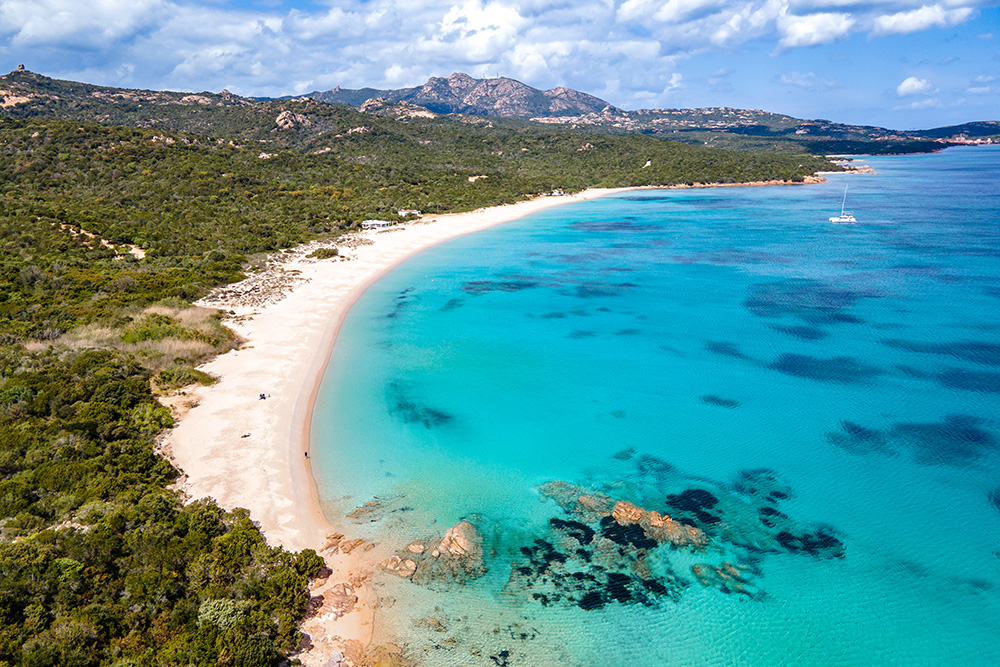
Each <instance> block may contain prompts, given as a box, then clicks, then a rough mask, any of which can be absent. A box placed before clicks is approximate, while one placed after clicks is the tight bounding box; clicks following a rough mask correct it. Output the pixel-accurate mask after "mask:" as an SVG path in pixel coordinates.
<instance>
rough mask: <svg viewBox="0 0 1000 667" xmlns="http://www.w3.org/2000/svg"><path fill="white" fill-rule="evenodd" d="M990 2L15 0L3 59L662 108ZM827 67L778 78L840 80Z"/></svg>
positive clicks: (117, 78) (131, 73)
mask: <svg viewBox="0 0 1000 667" xmlns="http://www.w3.org/2000/svg"><path fill="white" fill-rule="evenodd" d="M986 3H995V0H865V1H863V0H739V1H738V2H729V1H727V0H575V1H573V2H570V1H569V0H407V2H405V3H403V2H399V1H398V0H313V1H312V2H311V3H304V2H300V1H294V2H292V1H288V0H243V1H240V2H234V1H233V0H95V1H93V2H81V1H80V0H0V56H4V57H5V58H7V59H9V61H13V62H15V63H17V62H24V63H25V64H26V66H28V67H29V68H31V69H35V70H36V71H41V72H43V73H46V74H53V75H56V76H60V77H63V78H81V79H84V80H87V81H92V82H95V83H103V84H108V85H138V86H141V87H151V88H173V89H177V90H206V89H207V90H220V89H222V88H229V89H230V90H232V91H234V92H237V93H241V94H252V95H283V94H287V93H296V94H299V93H304V92H308V91H310V90H315V89H323V88H330V87H333V86H334V85H341V86H344V87H361V86H375V87H393V88H395V87H401V86H412V85H418V84H420V83H422V82H423V81H425V80H426V79H427V78H428V77H429V76H447V74H449V73H451V72H452V71H466V72H468V73H469V74H472V75H473V76H493V75H495V74H503V75H506V76H511V77H513V78H517V79H521V80H523V81H525V82H526V83H529V84H531V85H535V86H538V87H542V88H545V87H550V86H555V85H567V86H571V87H574V88H579V89H581V90H586V91H587V92H591V93H593V94H595V95H599V96H601V97H604V98H605V99H608V100H609V101H611V102H613V103H615V104H618V105H621V106H638V105H639V104H649V105H653V106H655V105H657V104H667V103H676V101H677V100H678V99H681V98H683V97H684V95H685V94H686V91H691V90H695V91H697V90H699V86H703V87H707V86H710V87H713V88H714V89H715V90H720V89H721V88H720V87H723V88H724V87H727V86H736V87H739V85H740V79H739V77H737V76H736V75H735V73H734V75H733V76H732V77H730V76H729V73H728V72H724V73H721V74H720V73H716V74H715V75H711V76H705V75H704V74H699V75H695V74H694V72H697V71H698V69H697V68H692V70H691V72H686V71H684V69H683V67H681V66H680V65H679V64H680V63H684V62H687V61H689V60H690V59H692V58H696V57H698V55H699V54H702V53H705V52H709V51H713V50H714V51H720V50H721V53H724V54H727V55H728V54H732V53H740V54H742V53H751V52H754V51H756V50H758V49H759V48H760V46H759V45H764V46H763V48H764V50H765V52H766V51H767V50H769V49H770V48H771V47H775V51H774V52H775V53H776V54H780V53H784V52H788V51H790V50H794V49H798V48H808V47H813V46H816V45H821V44H827V43H832V42H837V41H841V40H846V39H848V38H850V37H851V36H852V35H858V34H863V33H869V34H871V35H874V36H876V37H877V36H878V35H898V34H905V33H911V32H915V31H919V30H924V29H928V28H935V27H939V26H952V25H958V24H959V23H962V22H966V21H971V20H972V19H973V18H974V17H975V16H976V9H975V8H976V7H977V6H980V5H983V4H986ZM986 28H992V26H986ZM986 28H981V29H980V32H981V31H982V30H983V29H986ZM971 34H973V35H974V34H976V33H975V32H973V33H971ZM981 36H982V37H983V38H984V39H986V38H992V34H990V33H984V34H983V35H981ZM741 47H742V49H743V50H741ZM733 62H734V65H733V67H734V70H739V66H740V61H739V60H738V59H736V60H734V61H733ZM963 62H964V61H963ZM795 67H799V68H803V67H806V66H804V65H800V64H796V65H795ZM808 67H811V68H817V67H819V65H817V64H810V65H809V66H808ZM785 69H786V70H787V69H792V67H788V66H786V67H785ZM817 73H818V74H817ZM821 74H823V73H822V71H821V70H819V69H815V71H814V72H805V73H801V72H790V73H787V74H784V75H780V76H778V77H777V78H773V79H772V81H773V82H777V83H779V84H781V85H784V86H794V87H797V88H802V89H823V88H830V87H833V86H835V85H838V84H836V82H835V81H833V80H831V79H829V78H826V77H824V76H821ZM971 74H972V73H970V76H971ZM685 75H686V78H685ZM911 79H913V81H911V82H910V83H907V81H910V79H908V80H907V81H904V82H903V83H902V84H900V87H899V89H898V91H897V92H898V93H899V95H900V96H901V97H904V96H906V95H917V94H926V95H929V94H932V93H933V91H931V90H930V88H929V84H927V86H928V87H927V88H926V89H912V90H911V88H913V86H914V85H915V84H914V82H920V79H916V78H915V77H911ZM985 85H986V84H984V83H974V82H970V83H969V87H971V88H974V89H975V88H982V87H984V86H985ZM720 97H721V96H720ZM980 97H981V96H980Z"/></svg>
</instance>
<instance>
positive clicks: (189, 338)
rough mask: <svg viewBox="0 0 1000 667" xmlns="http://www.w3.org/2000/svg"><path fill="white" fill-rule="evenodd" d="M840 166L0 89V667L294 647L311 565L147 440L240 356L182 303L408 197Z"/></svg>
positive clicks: (155, 94)
mask: <svg viewBox="0 0 1000 667" xmlns="http://www.w3.org/2000/svg"><path fill="white" fill-rule="evenodd" d="M647 165H648V166H647ZM829 168H831V166H830V165H829V163H827V162H825V161H824V160H821V159H818V158H813V157H809V156H806V155H790V154H755V153H747V152H736V151H723V150H713V149H709V148H705V147H696V146H688V145H684V144H680V143H676V142H670V141H664V140H662V139H659V138H656V137H649V136H639V135H623V136H615V135H611V134H608V133H605V132H600V131H599V132H581V131H579V130H573V129H571V128H569V127H565V126H548V125H542V124H537V123H530V122H527V121H523V120H516V119H502V118H495V119H489V118H482V117H475V116H461V115H459V116H439V115H436V114H433V113H431V112H428V111H426V110H425V109H423V108H421V107H415V106H413V105H409V104H405V103H398V104H383V103H377V104H376V103H373V104H369V105H367V106H366V110H365V111H361V110H357V109H352V108H348V107H344V106H341V105H330V104H326V103H323V102H319V101H316V100H305V101H281V100H270V101H260V100H251V99H246V98H241V97H238V96H235V95H231V94H229V93H226V92H225V91H223V92H222V93H218V94H216V93H198V94H188V93H178V92H164V91H145V90H128V89H118V88H108V87H102V86H93V85H89V84H83V83H76V82H70V81H58V80H54V79H51V78H48V77H44V76H42V75H39V74H34V73H32V72H28V71H16V72H12V73H11V74H9V75H6V76H3V77H0V665H11V666H14V665H17V666H19V667H28V666H30V667H39V666H53V667H55V666H57V665H79V666H84V667H91V666H93V667H97V666H103V665H109V666H110V665H116V666H118V667H124V666H127V665H197V666H199V667H202V666H204V667H210V666H214V665H220V664H225V665H231V666H235V667H250V666H255V667H256V666H260V665H276V664H280V663H281V662H282V660H283V658H284V656H287V655H288V654H289V653H290V652H292V651H294V650H295V649H296V647H297V646H298V645H299V641H300V639H301V634H300V633H299V630H298V623H299V622H300V621H301V619H302V618H303V616H304V615H305V613H306V609H307V604H308V601H309V592H308V588H307V583H308V581H309V580H310V579H311V578H313V577H315V576H317V575H318V574H319V573H320V572H321V568H322V567H323V563H322V559H320V558H319V557H318V556H317V555H316V554H315V553H313V552H311V551H310V550H306V551H303V552H301V553H298V554H293V553H288V552H286V551H284V550H282V549H278V548H272V547H269V546H268V545H267V544H266V543H265V541H264V538H263V536H262V535H261V533H260V532H259V530H258V529H257V528H256V526H255V525H254V524H253V522H252V521H251V518H250V517H249V516H247V514H246V513H245V512H242V511H235V512H231V513H230V512H225V511H223V510H221V509H219V508H218V507H217V506H216V505H215V504H214V503H212V502H208V501H200V502H197V503H193V504H189V505H184V504H182V502H181V500H182V499H181V497H180V495H179V494H178V492H177V491H175V490H174V489H173V486H172V485H173V484H174V482H175V481H176V480H177V478H178V475H179V472H178V471H177V470H176V469H175V468H174V467H173V466H171V465H170V463H168V461H167V460H166V459H164V458H163V457H162V456H160V455H159V453H158V449H157V436H158V434H160V433H161V431H162V430H163V429H164V428H167V427H169V426H170V425H171V423H172V416H171V413H170V411H169V410H167V409H166V408H164V407H163V406H161V405H160V404H159V403H158V402H157V400H156V398H157V395H162V394H167V393H170V392H172V391H173V390H175V389H177V388H178V387H183V386H186V385H189V384H191V383H195V382H200V383H211V382H213V379H212V378H211V377H209V376H207V375H206V374H205V373H203V372H200V371H199V370H197V369H196V366H197V365H198V364H199V363H201V362H202V361H204V360H206V359H208V358H211V357H212V356H213V355H216V354H219V353H221V352H223V351H226V350H228V349H231V348H232V347H234V346H237V345H238V344H239V341H238V340H235V337H234V335H233V334H232V332H231V331H229V330H228V329H226V328H225V327H224V326H223V325H222V323H221V321H220V319H219V316H218V314H216V313H214V312H213V311H210V310H207V309H200V308H196V307H193V306H192V304H191V302H192V301H193V300H194V299H196V298H198V297H199V296H201V295H204V294H205V293H206V292H207V291H208V290H209V289H211V288H213V287H215V286H218V285H221V284H225V283H227V282H231V281H234V280H238V279H240V278H241V277H243V276H244V275H246V274H247V273H250V272H254V271H256V270H257V269H258V268H259V267H260V266H262V265H263V264H264V263H265V262H266V257H267V253H274V252H275V251H278V250H280V249H282V248H287V247H289V246H292V245H295V244H298V243H301V242H304V241H314V240H323V241H327V242H329V243H331V244H332V243H334V242H336V240H337V238H338V236H339V235H340V234H342V233H344V232H345V231H349V230H351V229H354V228H355V227H356V223H357V221H359V220H361V219H364V218H368V217H388V216H393V215H395V213H396V211H398V210H399V209H401V208H417V209H421V210H424V211H442V212H443V211H456V210H470V209H474V208H478V207H480V206H487V205H496V204H501V203H504V202H510V201H515V200H518V199H522V198H524V197H527V196H532V195H535V194H538V193H548V192H549V191H550V190H552V189H554V188H560V189H564V190H578V189H581V188H586V187H589V186H594V185H646V184H671V183H687V182H694V181H699V182H744V181H753V180H767V179H783V180H802V179H804V178H805V177H806V176H807V175H809V174H811V173H813V172H815V171H816V170H819V169H829Z"/></svg>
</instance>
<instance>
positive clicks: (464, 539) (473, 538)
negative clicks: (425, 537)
mask: <svg viewBox="0 0 1000 667" xmlns="http://www.w3.org/2000/svg"><path fill="white" fill-rule="evenodd" d="M379 566H380V567H382V568H383V569H384V570H386V571H387V572H391V573H392V574H395V575H396V576H399V577H403V578H404V579H411V580H412V581H413V582H415V583H418V584H423V585H427V584H433V583H440V582H444V583H464V582H466V581H468V580H470V579H477V578H479V577H481V576H483V575H484V574H486V572H487V568H486V565H485V563H484V560H483V538H482V536H481V535H480V534H479V531H477V530H476V527H475V526H473V525H472V524H471V523H469V522H468V521H460V522H458V523H457V524H455V525H454V526H452V527H451V528H449V529H448V530H447V531H446V532H445V534H444V536H443V537H441V539H439V540H431V541H427V542H424V541H419V540H417V541H414V542H411V543H410V544H409V545H407V547H406V548H405V549H403V550H402V551H400V552H398V553H396V554H394V555H393V556H390V557H389V558H387V559H385V560H384V561H382V562H381V563H379Z"/></svg>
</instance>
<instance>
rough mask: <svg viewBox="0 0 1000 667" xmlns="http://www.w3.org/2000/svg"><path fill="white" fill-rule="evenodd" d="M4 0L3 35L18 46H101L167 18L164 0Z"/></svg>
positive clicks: (0, 22) (0, 32)
mask: <svg viewBox="0 0 1000 667" xmlns="http://www.w3.org/2000/svg"><path fill="white" fill-rule="evenodd" d="M82 5H83V3H80V2H79V1H78V0H3V1H2V2H0V35H10V36H11V44H12V45H13V46H15V47H17V48H26V47H34V46H39V45H44V44H52V43H61V44H64V45H76V46H78V47H79V46H90V47H99V46H102V45H107V44H108V43H109V42H114V41H116V40H118V39H120V38H122V37H125V36H128V35H131V34H134V33H135V32H137V31H138V30H141V29H143V28H144V27H147V26H150V25H154V24H155V23H157V22H159V21H162V20H163V19H164V17H165V9H166V4H165V3H164V2H162V1H161V0H101V2H95V3H86V6H82Z"/></svg>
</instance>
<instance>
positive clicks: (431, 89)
mask: <svg viewBox="0 0 1000 667" xmlns="http://www.w3.org/2000/svg"><path fill="white" fill-rule="evenodd" d="M305 97H310V98H312V99H314V100H320V101H323V102H331V103H341V104H349V105H351V106H355V107H360V106H361V105H362V104H364V103H365V102H366V101H368V100H372V99H379V98H381V99H383V100H386V101H387V102H409V103H410V104H416V105H417V106H422V107H424V108H425V109H429V110H431V111H433V112H435V113H442V114H447V113H464V114H471V115H476V116H505V117H516V118H549V117H554V116H578V115H583V114H589V113H600V112H603V111H619V110H618V109H616V108H615V107H613V106H612V105H610V104H608V103H607V102H605V101H604V100H602V99H599V98H597V97H594V96H593V95H588V94H587V93H581V92H580V91H577V90H572V89H571V88H563V87H559V88H552V89H550V90H539V89H537V88H532V87H531V86H529V85H526V84H523V83H521V82H520V81H515V80H514V79H508V78H506V77H497V78H496V79H474V78H472V77H471V76H469V75H468V74H463V73H462V72H456V73H454V74H452V75H451V76H449V77H448V78H443V77H431V78H430V79H428V80H427V83H425V84H424V85H422V86H417V87H415V88H400V89H398V90H377V89H375V88H361V89H358V90H350V89H345V88H341V87H339V86H338V87H336V88H334V89H333V90H328V91H325V92H320V91H316V92H312V93H309V94H308V95H305Z"/></svg>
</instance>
